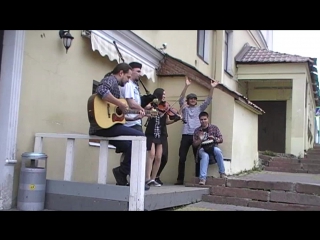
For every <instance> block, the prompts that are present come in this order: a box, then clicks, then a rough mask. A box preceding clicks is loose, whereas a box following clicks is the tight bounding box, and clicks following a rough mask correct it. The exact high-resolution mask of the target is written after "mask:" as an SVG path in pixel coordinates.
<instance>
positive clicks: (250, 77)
mask: <svg viewBox="0 0 320 240" xmlns="http://www.w3.org/2000/svg"><path fill="white" fill-rule="evenodd" d="M308 71H309V69H308V67H307V65H306V64H305V63H300V64H299V63H283V64H261V65H238V78H239V81H240V82H241V83H244V81H245V82H247V81H248V82H249V84H248V86H249V88H248V89H249V95H248V97H249V99H250V100H253V101H254V100H286V101H287V122H286V123H287V127H286V152H287V153H292V154H295V155H296V156H303V155H304V151H305V150H308V149H309V148H311V147H312V146H313V143H314V131H313V130H312V129H314V114H315V105H314V98H313V91H312V88H311V78H310V74H309V72H308ZM284 80H286V81H287V82H284ZM289 82H291V83H290V84H289ZM307 82H308V83H309V86H308V89H307V97H306V83H307ZM257 84H258V85H259V86H275V85H276V86H278V87H280V89H279V90H270V89H269V90H256V89H254V88H255V86H257ZM289 86H292V89H291V90H290V89H287V90H285V89H281V88H283V87H289ZM306 100H307V102H306ZM309 125H310V126H309ZM308 129H310V131H309V130H308ZM308 133H309V139H308Z"/></svg>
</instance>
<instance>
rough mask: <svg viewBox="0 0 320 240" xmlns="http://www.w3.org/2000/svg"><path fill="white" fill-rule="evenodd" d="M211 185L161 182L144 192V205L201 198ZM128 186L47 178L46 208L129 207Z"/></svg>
mask: <svg viewBox="0 0 320 240" xmlns="http://www.w3.org/2000/svg"><path fill="white" fill-rule="evenodd" d="M208 193H209V188H198V187H185V186H175V185H171V186H166V185H165V186H162V187H151V189H150V190H149V191H146V192H145V209H146V210H147V211H153V210H160V209H166V208H172V207H177V206H183V205H187V204H191V203H195V202H198V201H201V199H202V195H204V194H208ZM128 201H129V187H126V186H117V185H114V184H95V183H80V182H68V181H58V180H47V188H46V201H45V208H46V209H49V210H56V211H128Z"/></svg>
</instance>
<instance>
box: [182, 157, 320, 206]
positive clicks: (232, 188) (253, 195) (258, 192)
mask: <svg viewBox="0 0 320 240" xmlns="http://www.w3.org/2000/svg"><path fill="white" fill-rule="evenodd" d="M292 164H296V163H292ZM198 181H199V180H198V178H194V179H193V180H192V181H191V182H189V183H187V184H186V186H187V187H204V188H209V194H205V195H203V196H202V201H204V202H211V203H216V204H226V205H235V206H244V207H251V208H261V209H269V210H276V211H320V185H317V184H310V183H297V182H289V181H288V182H285V181H277V182H276V181H259V180H248V179H238V178H228V179H221V178H213V177H208V178H207V182H206V185H204V186H200V185H198Z"/></svg>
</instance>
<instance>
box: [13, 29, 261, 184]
mask: <svg viewBox="0 0 320 240" xmlns="http://www.w3.org/2000/svg"><path fill="white" fill-rule="evenodd" d="M137 32H138V31H136V33H137ZM43 33H44V34H45V37H41V36H40V35H41V34H43ZM71 34H72V35H73V36H74V37H75V39H74V41H73V43H72V46H71V48H70V49H69V52H68V54H66V53H65V48H64V47H63V44H62V41H61V39H60V38H59V36H58V31H47V30H43V31H26V43H25V44H26V45H25V55H24V67H23V81H22V89H21V103H20V115H19V126H18V143H17V149H18V151H17V156H20V155H21V154H22V153H23V152H26V151H32V150H33V144H34V134H35V133H36V132H55V133H84V134H87V133H88V128H89V123H88V119H87V112H86V111H87V109H86V108H87V100H88V97H89V96H90V95H91V91H92V80H93V79H95V80H98V81H100V80H101V78H102V77H103V76H104V75H105V73H107V72H109V71H110V70H111V69H112V68H113V67H114V66H115V65H116V62H115V61H114V62H110V61H109V59H108V57H104V58H103V57H101V55H100V54H99V53H98V52H93V51H92V49H91V43H90V40H89V39H87V38H84V37H81V36H80V35H81V34H80V31H74V30H72V31H71ZM137 34H138V33H137ZM139 34H141V35H144V38H145V39H146V40H148V41H150V42H151V43H153V44H154V45H157V46H158V45H161V44H162V43H163V42H167V43H168V52H169V51H172V52H171V53H170V54H172V55H173V56H174V57H177V58H181V59H183V61H186V62H188V63H190V64H191V63H194V61H195V60H198V57H197V56H196V31H143V32H141V33H139ZM168 40H169V41H168ZM181 41H184V43H185V44H181ZM185 46H187V48H188V51H186V49H185ZM189 46H194V51H193V50H192V47H191V48H190V47H189ZM169 49H170V50H169ZM192 52H194V54H192ZM190 53H191V54H190ZM198 63H199V65H198V68H199V70H201V71H202V72H203V73H204V74H207V75H209V76H210V75H211V72H212V66H208V65H206V64H203V65H201V64H200V61H198ZM191 65H193V64H191ZM142 80H143V82H144V83H145V85H146V87H147V89H148V90H149V91H150V92H151V93H152V92H153V90H154V89H155V88H157V87H163V88H164V89H165V90H166V93H167V100H168V101H169V102H170V103H171V104H172V103H174V102H175V101H176V100H178V97H179V95H180V93H181V91H182V88H183V86H184V79H183V78H181V77H176V78H159V79H156V81H155V82H154V83H153V82H152V81H148V80H147V79H146V78H145V77H143V78H142ZM189 92H195V93H196V94H197V95H198V96H199V104H200V103H201V102H202V101H204V99H205V97H206V96H207V94H208V89H206V88H204V87H202V86H200V85H197V84H192V85H191V86H190V87H189V89H188V92H187V93H189ZM142 93H143V94H144V89H143V88H142ZM234 105H235V103H234V99H233V98H232V97H230V96H229V95H227V94H226V93H223V92H222V91H220V90H218V89H216V90H215V91H214V95H213V104H212V105H210V106H209V107H208V109H207V111H208V112H209V113H212V115H211V119H212V123H213V124H216V125H217V126H218V127H219V128H220V130H221V131H222V134H223V136H224V143H223V144H221V149H222V151H223V153H224V156H225V157H226V158H232V159H233V158H234V156H235V155H237V153H235V151H233V146H234V145H235V143H234V141H233V136H234V134H235V133H236V132H235V130H234V127H235V126H234V120H237V118H238V114H242V115H245V114H247V115H248V116H243V119H244V120H246V119H250V118H251V114H252V113H250V112H249V111H247V110H244V109H243V111H244V112H242V110H239V109H238V108H242V106H238V107H234ZM175 106H176V107H177V108H178V104H177V103H176V104H175ZM144 122H145V120H144ZM250 126H251V125H250V124H248V126H247V127H250ZM181 127H182V122H177V123H174V124H172V125H169V126H168V132H169V140H168V141H169V146H170V147H169V163H168V165H167V166H166V168H165V170H164V174H163V180H164V181H165V182H169V183H170V182H171V183H173V182H174V181H175V180H176V177H177V167H178V159H179V157H178V149H179V144H180V139H181ZM245 144H246V143H244V144H243V145H242V144H240V145H239V143H237V146H239V147H245V146H246V145H245ZM65 147H66V142H64V141H61V140H57V139H45V141H44V149H43V151H44V152H45V153H47V154H48V156H49V158H48V178H49V179H62V177H63V172H64V160H65ZM98 151H99V148H97V147H89V146H88V142H87V141H86V140H78V141H76V153H75V160H76V161H75V172H74V180H75V181H84V182H96V179H97V169H98ZM255 152H256V149H254V148H252V153H250V155H252V156H254V154H255ZM246 155H247V153H246ZM119 158H120V155H119V154H115V153H114V150H112V149H110V163H109V166H108V169H109V171H108V175H109V177H108V182H109V183H114V182H115V181H114V178H113V175H112V172H111V169H112V168H113V167H115V166H117V165H118V164H119ZM18 160H19V161H20V158H18ZM233 161H235V160H233ZM251 161H252V160H251V159H250V161H249V163H248V164H249V165H250V162H251ZM244 166H247V165H246V164H245V165H244ZM214 168H216V166H213V167H210V169H209V174H210V171H214ZM226 168H227V169H228V170H227V171H230V166H226ZM18 170H19V168H17V171H18ZM192 175H194V159H193V157H192V151H191V149H190V151H189V154H188V160H187V166H186V179H187V178H189V177H191V176H192Z"/></svg>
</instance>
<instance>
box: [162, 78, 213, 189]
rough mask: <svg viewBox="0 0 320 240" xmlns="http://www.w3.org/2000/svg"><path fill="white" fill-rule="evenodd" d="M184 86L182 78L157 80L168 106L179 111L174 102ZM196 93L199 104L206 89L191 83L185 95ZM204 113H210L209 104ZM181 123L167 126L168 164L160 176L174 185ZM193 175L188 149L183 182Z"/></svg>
mask: <svg viewBox="0 0 320 240" xmlns="http://www.w3.org/2000/svg"><path fill="white" fill-rule="evenodd" d="M184 85H185V79H184V78H182V77H167V78H159V87H161V88H163V89H165V91H166V99H167V101H168V102H169V103H170V104H172V105H173V104H174V105H173V107H174V108H176V109H179V103H178V102H176V101H177V100H178V98H179V96H180V94H181V91H182V89H183V88H184ZM191 92H193V93H196V94H197V95H198V104H201V103H202V102H203V101H204V100H205V98H206V97H207V95H208V93H209V91H208V89H206V88H204V87H202V86H201V85H199V84H196V83H192V84H191V85H190V86H189V88H188V90H187V92H186V94H189V93H191ZM206 111H207V112H208V113H209V114H210V113H211V104H210V105H209V106H208V108H207V109H206ZM182 125H183V123H182V122H181V121H178V122H176V123H173V124H171V125H168V126H167V129H168V135H169V136H168V144H169V157H168V163H167V165H166V167H165V169H164V170H163V174H161V180H163V181H165V182H171V183H174V182H175V181H176V179H177V176H178V163H179V146H180V140H181V133H182ZM194 175H195V162H194V157H193V153H192V148H191V147H190V149H189V152H188V155H187V161H186V170H185V180H189V179H190V178H191V177H192V176H194Z"/></svg>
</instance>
